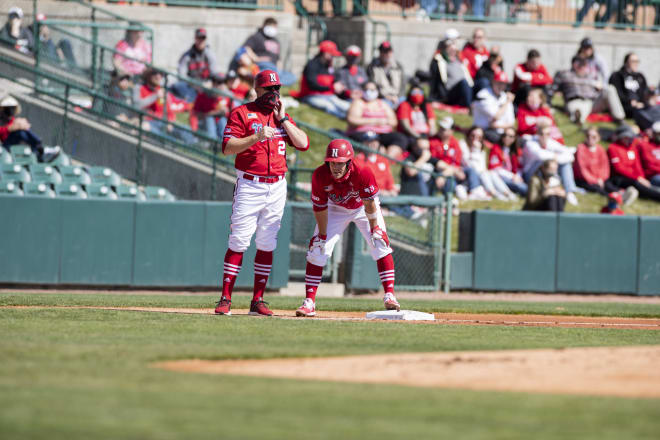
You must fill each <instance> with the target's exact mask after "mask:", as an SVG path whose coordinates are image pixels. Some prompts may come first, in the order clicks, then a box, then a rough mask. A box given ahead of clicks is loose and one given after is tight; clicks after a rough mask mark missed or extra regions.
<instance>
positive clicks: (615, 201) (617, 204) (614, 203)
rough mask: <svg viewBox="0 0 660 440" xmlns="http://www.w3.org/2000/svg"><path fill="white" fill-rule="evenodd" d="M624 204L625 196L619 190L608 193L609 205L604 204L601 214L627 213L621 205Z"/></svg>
mask: <svg viewBox="0 0 660 440" xmlns="http://www.w3.org/2000/svg"><path fill="white" fill-rule="evenodd" d="M622 204H623V198H622V197H621V194H620V193H619V192H616V191H614V192H611V193H609V194H608V195H607V205H605V206H603V208H602V209H601V210H600V213H601V214H610V215H625V212H623V209H621V205H622Z"/></svg>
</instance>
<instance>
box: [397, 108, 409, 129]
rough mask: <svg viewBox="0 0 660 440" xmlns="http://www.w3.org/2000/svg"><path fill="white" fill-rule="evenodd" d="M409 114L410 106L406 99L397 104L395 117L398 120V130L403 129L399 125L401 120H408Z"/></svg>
mask: <svg viewBox="0 0 660 440" xmlns="http://www.w3.org/2000/svg"><path fill="white" fill-rule="evenodd" d="M411 114H412V107H411V106H410V104H409V103H408V101H403V102H402V103H401V104H400V105H399V108H397V109H396V119H397V120H398V121H399V131H403V128H402V127H401V121H402V120H404V119H407V120H409V121H410V116H411Z"/></svg>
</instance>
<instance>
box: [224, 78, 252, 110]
mask: <svg viewBox="0 0 660 440" xmlns="http://www.w3.org/2000/svg"><path fill="white" fill-rule="evenodd" d="M225 82H226V83H227V87H228V88H229V91H230V92H231V93H232V95H234V105H233V107H236V106H239V105H241V101H243V100H244V99H247V100H248V101H253V100H251V99H248V94H249V93H250V90H251V89H252V87H250V85H249V84H247V83H246V82H245V81H243V80H241V78H240V77H239V76H238V75H236V71H234V70H230V71H229V72H227V77H226V81H225Z"/></svg>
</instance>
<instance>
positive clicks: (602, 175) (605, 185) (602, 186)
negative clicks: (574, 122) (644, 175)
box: [573, 127, 619, 196]
mask: <svg viewBox="0 0 660 440" xmlns="http://www.w3.org/2000/svg"><path fill="white" fill-rule="evenodd" d="M599 142H600V134H598V130H597V129H596V127H591V128H589V129H588V130H587V132H586V141H585V143H584V144H580V145H578V147H577V152H576V153H575V161H574V162H573V175H574V176H575V184H576V185H577V186H579V187H580V188H584V189H586V190H587V191H590V192H595V193H598V194H601V195H604V196H607V195H608V194H609V193H611V192H612V191H618V190H619V188H618V187H616V186H614V185H613V184H612V183H611V182H610V181H609V180H608V179H609V178H610V163H609V160H608V159H607V153H606V152H605V149H604V148H603V147H602V146H601V145H600V143H599Z"/></svg>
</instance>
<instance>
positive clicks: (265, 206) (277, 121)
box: [215, 70, 309, 316]
mask: <svg viewBox="0 0 660 440" xmlns="http://www.w3.org/2000/svg"><path fill="white" fill-rule="evenodd" d="M280 87H281V84H280V79H279V77H278V75H277V72H275V71H274V70H264V71H262V72H259V74H257V77H256V78H255V80H254V89H255V91H256V94H257V99H255V100H254V102H249V103H247V104H243V105H241V106H239V107H236V108H235V109H234V110H233V111H232V112H231V114H230V115H229V121H228V122H227V127H226V128H225V132H224V138H223V141H222V152H223V154H225V155H227V156H230V155H236V158H235V160H234V165H235V167H236V176H237V177H236V185H235V187H234V202H233V204H232V214H231V232H230V234H229V243H228V249H227V252H226V254H225V259H224V272H223V276H222V280H223V281H222V293H221V297H220V300H219V301H218V303H217V305H216V308H215V313H216V314H218V315H231V295H232V291H233V288H234V283H235V281H236V277H237V276H238V273H239V271H240V270H241V265H242V262H243V253H244V252H245V251H246V250H247V248H248V246H249V245H250V241H251V240H252V235H254V233H255V231H256V238H255V244H256V247H257V254H256V256H255V259H254V290H253V296H252V302H251V304H250V312H249V314H250V315H261V316H272V314H273V313H272V312H271V311H270V310H269V309H268V306H267V303H266V302H264V300H263V295H264V290H265V288H266V283H267V282H268V276H269V275H270V270H271V267H272V264H273V250H274V249H275V246H276V245H277V233H278V231H279V229H280V223H281V221H282V214H283V213H284V205H285V203H286V192H287V182H286V178H285V174H286V172H287V162H286V146H287V144H288V145H291V146H293V147H294V148H295V149H296V150H300V151H306V150H308V149H309V140H308V138H307V135H306V134H305V132H304V131H302V130H301V129H300V128H298V127H297V126H296V124H295V122H294V121H293V120H292V119H291V117H290V116H289V115H288V114H287V112H286V109H285V106H284V102H283V101H282V100H281V99H280Z"/></svg>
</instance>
